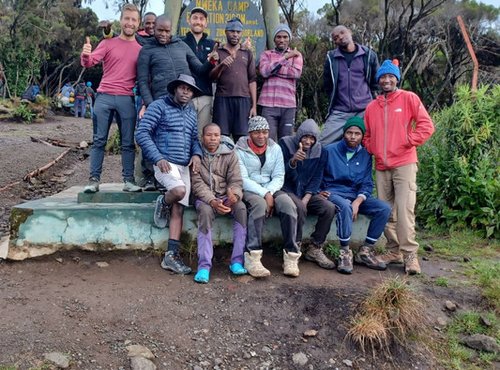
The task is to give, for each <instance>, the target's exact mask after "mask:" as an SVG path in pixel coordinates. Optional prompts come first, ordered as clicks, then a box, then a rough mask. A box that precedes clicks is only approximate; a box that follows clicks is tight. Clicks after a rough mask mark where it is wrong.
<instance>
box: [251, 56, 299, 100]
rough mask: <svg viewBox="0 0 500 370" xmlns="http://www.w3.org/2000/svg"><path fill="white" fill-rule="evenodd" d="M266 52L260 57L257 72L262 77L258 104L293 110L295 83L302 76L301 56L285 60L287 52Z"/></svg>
mask: <svg viewBox="0 0 500 370" xmlns="http://www.w3.org/2000/svg"><path fill="white" fill-rule="evenodd" d="M289 50H290V49H287V50H286V51H284V52H282V53H281V52H279V51H276V50H266V51H265V52H263V53H262V54H261V55H260V62H259V72H260V74H261V75H262V77H264V79H265V81H264V85H263V86H262V90H261V92H260V96H259V101H258V104H259V105H262V106H265V107H280V108H295V107H296V106H297V102H296V100H295V91H296V86H295V81H296V80H298V79H299V78H300V75H301V74H302V65H303V64H304V61H303V59H302V55H300V56H298V57H295V58H291V59H285V57H284V55H285V53H286V52H287V51H289Z"/></svg>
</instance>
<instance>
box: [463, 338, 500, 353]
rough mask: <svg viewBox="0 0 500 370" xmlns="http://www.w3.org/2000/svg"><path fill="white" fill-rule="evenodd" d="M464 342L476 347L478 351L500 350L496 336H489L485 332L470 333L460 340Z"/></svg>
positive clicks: (473, 347) (494, 351) (493, 351)
mask: <svg viewBox="0 0 500 370" xmlns="http://www.w3.org/2000/svg"><path fill="white" fill-rule="evenodd" d="M460 342H461V343H462V344H465V345H466V346H467V347H470V348H472V349H476V350H478V351H484V352H492V353H496V352H500V346H499V345H498V344H497V341H496V340H495V338H492V337H489V336H487V335H484V334H474V335H468V336H466V337H464V338H462V340H461V341H460Z"/></svg>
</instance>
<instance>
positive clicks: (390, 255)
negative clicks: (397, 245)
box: [375, 250, 404, 265]
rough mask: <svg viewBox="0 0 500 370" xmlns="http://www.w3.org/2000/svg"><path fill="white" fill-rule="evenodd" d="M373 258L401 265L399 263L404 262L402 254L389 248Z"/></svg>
mask: <svg viewBox="0 0 500 370" xmlns="http://www.w3.org/2000/svg"><path fill="white" fill-rule="evenodd" d="M375 258H377V260H378V261H379V262H383V263H385V264H386V265H388V264H390V263H395V264H399V265H401V264H403V263H404V261H403V255H402V254H401V252H399V251H398V252H394V251H392V250H389V251H387V252H386V253H384V254H381V255H379V256H376V257H375Z"/></svg>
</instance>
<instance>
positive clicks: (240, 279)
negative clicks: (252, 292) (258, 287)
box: [236, 275, 255, 284]
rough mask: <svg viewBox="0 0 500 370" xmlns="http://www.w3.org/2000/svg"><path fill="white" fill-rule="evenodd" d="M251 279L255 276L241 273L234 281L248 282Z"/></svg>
mask: <svg viewBox="0 0 500 370" xmlns="http://www.w3.org/2000/svg"><path fill="white" fill-rule="evenodd" d="M253 280H255V278H253V277H251V276H250V275H241V276H239V277H237V278H236V281H237V282H239V283H242V284H248V283H249V282H251V281H253Z"/></svg>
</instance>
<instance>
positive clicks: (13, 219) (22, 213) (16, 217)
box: [9, 208, 33, 239]
mask: <svg viewBox="0 0 500 370" xmlns="http://www.w3.org/2000/svg"><path fill="white" fill-rule="evenodd" d="M32 214H33V210H32V209H29V208H12V210H11V212H10V219H9V222H10V238H11V239H17V237H18V235H19V228H20V227H21V225H22V224H24V223H25V222H26V220H27V219H28V217H30V216H31V215H32Z"/></svg>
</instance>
